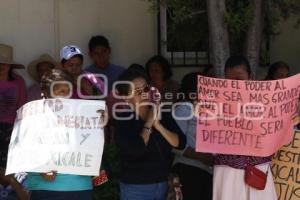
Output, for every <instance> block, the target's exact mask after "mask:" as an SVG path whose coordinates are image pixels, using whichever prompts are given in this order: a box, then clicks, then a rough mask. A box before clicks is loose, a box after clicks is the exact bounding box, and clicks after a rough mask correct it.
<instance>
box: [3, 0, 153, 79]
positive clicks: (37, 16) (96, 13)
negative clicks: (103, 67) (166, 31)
mask: <svg viewBox="0 0 300 200" xmlns="http://www.w3.org/2000/svg"><path fill="white" fill-rule="evenodd" d="M0 5H1V6H0V27H1V28H0V43H5V44H9V45H12V46H13V47H14V56H15V60H17V61H19V62H21V63H24V64H25V65H27V64H28V63H29V62H30V61H31V60H32V59H35V58H36V57H38V56H39V54H41V53H49V54H50V55H52V56H55V57H56V58H57V59H58V55H59V49H60V48H61V47H63V46H64V45H66V44H77V45H79V46H80V47H81V48H82V49H83V51H84V53H85V55H87V45H88V40H89V38H90V37H91V36H92V35H96V34H103V35H105V36H107V37H108V38H109V40H110V42H111V46H112V55H111V60H112V62H113V63H116V64H120V65H123V66H125V67H127V66H128V65H129V64H131V63H132V62H136V63H141V64H144V63H145V61H146V60H147V59H148V58H149V57H150V56H151V55H153V54H155V53H156V50H157V45H156V43H157V42H156V18H155V16H154V14H153V13H150V12H148V8H149V4H148V3H147V2H146V1H141V0H0ZM86 58H88V56H87V57H86ZM89 63H90V60H89V59H86V61H85V64H86V65H87V64H89ZM19 72H20V73H21V74H23V75H24V76H25V77H26V82H27V84H28V85H29V84H31V81H30V78H29V77H28V76H26V75H25V71H24V70H20V71H19Z"/></svg>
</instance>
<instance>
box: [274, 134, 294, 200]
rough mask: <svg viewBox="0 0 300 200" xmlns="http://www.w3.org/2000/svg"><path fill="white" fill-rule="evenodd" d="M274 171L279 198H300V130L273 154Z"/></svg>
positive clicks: (282, 199) (289, 199)
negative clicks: (290, 140)
mask: <svg viewBox="0 0 300 200" xmlns="http://www.w3.org/2000/svg"><path fill="white" fill-rule="evenodd" d="M272 173H273V177H274V183H275V186H276V191H277V194H278V199H279V200H299V199H300V131H299V130H296V131H295V132H294V137H293V140H292V142H291V143H290V144H288V145H286V146H283V147H282V148H281V149H279V151H278V152H276V153H275V154H274V156H273V163H272Z"/></svg>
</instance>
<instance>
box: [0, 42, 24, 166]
mask: <svg viewBox="0 0 300 200" xmlns="http://www.w3.org/2000/svg"><path fill="white" fill-rule="evenodd" d="M23 68H24V66H23V65H21V64H18V63H16V62H15V61H13V48H12V47H11V46H8V45H5V44H0V167H4V168H5V166H6V160H7V152H8V145H9V141H10V136H11V132H12V129H13V125H14V121H15V118H16V114H17V110H18V109H19V108H20V107H21V106H22V105H23V104H24V103H25V102H26V87H25V82H24V80H23V78H22V77H21V76H19V75H17V74H16V73H15V72H14V70H15V69H23Z"/></svg>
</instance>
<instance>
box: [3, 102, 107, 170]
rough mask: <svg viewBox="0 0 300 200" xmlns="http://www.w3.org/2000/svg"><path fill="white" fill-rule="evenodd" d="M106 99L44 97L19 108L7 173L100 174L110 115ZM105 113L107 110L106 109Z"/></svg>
mask: <svg viewBox="0 0 300 200" xmlns="http://www.w3.org/2000/svg"><path fill="white" fill-rule="evenodd" d="M98 110H103V111H104V110H105V102H104V101H92V100H75V99H44V100H37V101H32V102H29V103H27V104H25V105H24V106H23V107H22V108H20V109H19V110H18V113H17V118H16V121H15V124H14V130H13V132H12V136H11V141H10V145H9V152H8V159H7V169H6V174H12V173H18V172H49V171H52V170H53V171H57V172H58V173H65V174H76V175H88V176H94V175H98V174H99V169H100V165H101V159H102V153H103V146H104V131H103V127H104V125H105V124H106V118H105V117H104V115H103V114H102V115H101V113H99V112H97V111H98ZM102 113H103V112H102Z"/></svg>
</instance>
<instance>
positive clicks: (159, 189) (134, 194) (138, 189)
mask: <svg viewBox="0 0 300 200" xmlns="http://www.w3.org/2000/svg"><path fill="white" fill-rule="evenodd" d="M120 190H121V195H120V196H121V200H165V199H166V197H167V193H168V183H167V182H160V183H154V184H125V183H120Z"/></svg>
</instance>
